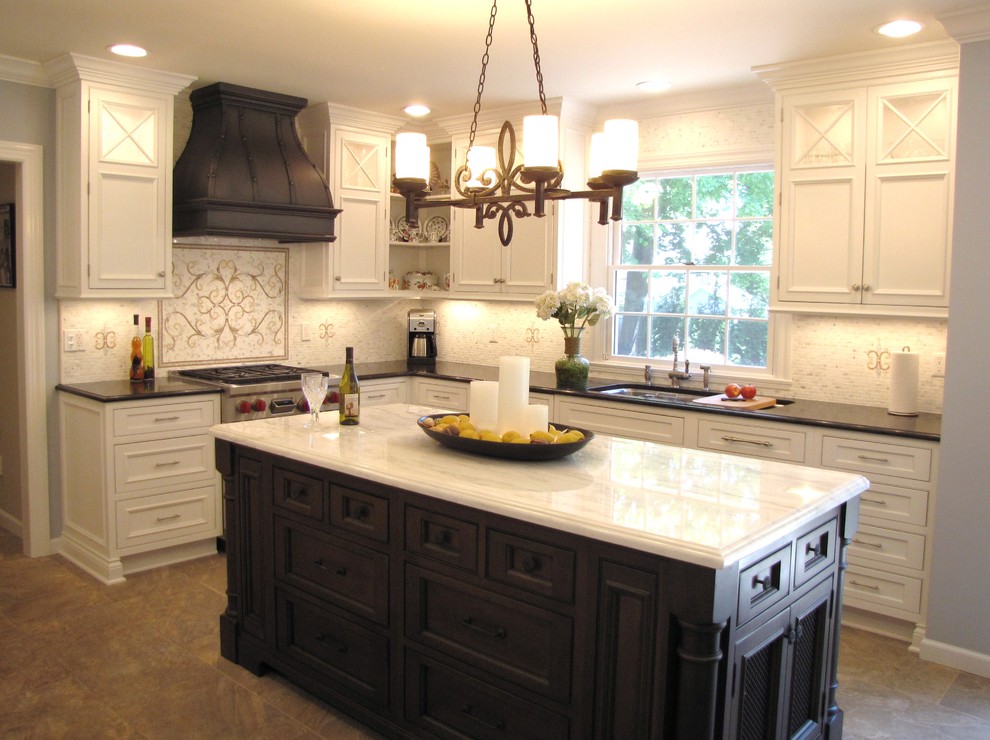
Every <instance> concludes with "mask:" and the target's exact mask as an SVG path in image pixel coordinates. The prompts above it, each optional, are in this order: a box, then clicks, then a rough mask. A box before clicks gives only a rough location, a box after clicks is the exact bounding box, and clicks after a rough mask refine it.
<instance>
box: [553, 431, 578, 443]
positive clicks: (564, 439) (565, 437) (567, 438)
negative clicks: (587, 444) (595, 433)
mask: <svg viewBox="0 0 990 740" xmlns="http://www.w3.org/2000/svg"><path fill="white" fill-rule="evenodd" d="M580 439H581V437H579V436H577V435H576V434H575V433H574V432H573V431H569V432H564V433H563V434H561V435H560V436H559V437H557V439H556V440H554V442H555V443H556V444H559V445H563V444H570V443H571V442H578V441H579V440H580Z"/></svg>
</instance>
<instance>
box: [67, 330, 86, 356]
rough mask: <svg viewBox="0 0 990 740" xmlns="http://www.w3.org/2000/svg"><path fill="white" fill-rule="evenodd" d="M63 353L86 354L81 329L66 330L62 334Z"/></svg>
mask: <svg viewBox="0 0 990 740" xmlns="http://www.w3.org/2000/svg"><path fill="white" fill-rule="evenodd" d="M62 351H63V352H85V351H86V348H85V347H83V333H82V330H81V329H66V330H65V331H63V332H62Z"/></svg>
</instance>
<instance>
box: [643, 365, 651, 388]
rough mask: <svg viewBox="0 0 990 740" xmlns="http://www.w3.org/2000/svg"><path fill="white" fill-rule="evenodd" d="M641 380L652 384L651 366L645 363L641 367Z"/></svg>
mask: <svg viewBox="0 0 990 740" xmlns="http://www.w3.org/2000/svg"><path fill="white" fill-rule="evenodd" d="M643 380H645V381H646V384H647V385H653V366H652V365H646V366H645V367H644V368H643Z"/></svg>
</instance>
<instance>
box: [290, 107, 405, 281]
mask: <svg viewBox="0 0 990 740" xmlns="http://www.w3.org/2000/svg"><path fill="white" fill-rule="evenodd" d="M297 124H298V126H299V132H300V138H301V140H302V142H303V146H304V147H305V148H306V151H307V153H308V154H309V155H310V157H312V159H313V161H314V162H316V164H317V167H319V168H320V169H322V170H323V172H324V173H325V175H326V177H327V179H328V180H329V182H330V190H331V194H332V195H333V201H334V206H335V207H337V208H340V209H341V210H342V212H341V214H340V215H339V216H338V217H337V221H336V234H337V239H336V241H334V242H332V243H319V244H304V245H302V246H301V247H299V248H298V254H299V255H300V269H301V286H300V295H301V296H302V297H303V298H331V297H345V296H347V297H355V296H381V295H382V294H383V293H384V292H385V290H386V288H387V283H388V277H387V273H388V238H389V207H390V206H389V201H390V190H391V174H392V134H393V133H394V131H395V130H396V129H398V127H399V126H400V125H401V124H402V121H400V120H399V119H394V118H388V117H385V116H376V115H374V114H370V113H365V112H363V111H358V110H354V109H351V108H344V107H342V106H331V105H328V104H326V103H323V104H320V105H313V106H310V107H308V108H306V109H305V110H303V111H301V112H300V113H299V115H298V116H297Z"/></svg>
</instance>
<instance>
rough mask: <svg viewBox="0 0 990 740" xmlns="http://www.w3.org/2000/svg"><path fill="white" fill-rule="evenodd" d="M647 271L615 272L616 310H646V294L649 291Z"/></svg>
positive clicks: (623, 311) (624, 311)
mask: <svg viewBox="0 0 990 740" xmlns="http://www.w3.org/2000/svg"><path fill="white" fill-rule="evenodd" d="M648 276H649V273H648V272H644V271H642V270H624V271H622V272H617V273H615V293H614V295H615V308H616V311H618V312H622V313H626V312H629V311H640V312H643V311H646V296H647V294H648V293H649V289H650V283H649V277H648Z"/></svg>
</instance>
